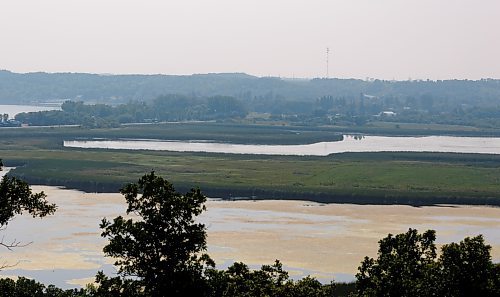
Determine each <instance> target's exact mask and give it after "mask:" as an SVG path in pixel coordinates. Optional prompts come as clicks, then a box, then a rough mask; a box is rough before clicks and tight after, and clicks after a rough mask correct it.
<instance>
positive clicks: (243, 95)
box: [0, 71, 500, 128]
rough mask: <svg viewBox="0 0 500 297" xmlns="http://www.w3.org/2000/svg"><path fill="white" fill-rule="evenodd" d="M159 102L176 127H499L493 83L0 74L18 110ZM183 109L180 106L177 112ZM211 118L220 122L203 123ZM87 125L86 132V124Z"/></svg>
mask: <svg viewBox="0 0 500 297" xmlns="http://www.w3.org/2000/svg"><path fill="white" fill-rule="evenodd" d="M163 94H179V95H175V96H169V97H177V99H173V98H171V100H173V101H175V100H180V99H182V101H183V103H181V102H174V103H176V104H177V107H178V108H180V113H177V111H178V110H170V115H169V116H165V115H164V118H168V119H175V118H176V117H177V114H178V117H180V118H183V119H184V118H193V119H205V118H215V117H225V118H227V117H230V116H231V113H236V114H240V113H241V108H243V109H244V110H246V111H248V112H256V113H267V114H270V115H271V119H272V120H287V121H291V122H299V123H302V124H308V125H318V124H334V125H364V124H366V123H369V122H370V121H379V120H383V121H394V122H413V123H437V124H454V125H471V126H478V127H487V128H488V127H496V128H498V127H500V120H499V118H500V80H495V79H482V80H476V81H472V80H439V81H431V80H425V81H424V80H417V81H384V80H359V79H311V80H287V79H280V78H273V77H260V78H259V77H254V76H250V75H246V74H238V73H236V74H204V75H191V76H167V75H96V74H81V73H55V74H48V73H28V74H16V73H11V72H8V71H0V102H1V103H13V104H14V103H16V104H19V103H20V102H25V103H33V102H44V101H48V100H54V99H58V100H73V101H83V102H86V103H93V104H95V103H100V104H110V105H113V106H115V105H118V104H125V103H127V102H141V103H135V104H136V106H135V108H137V109H138V110H139V111H138V112H137V113H133V112H127V113H124V114H123V115H121V121H120V119H118V118H115V119H114V122H112V123H120V122H129V121H132V119H135V121H138V120H141V118H142V119H144V118H155V117H157V116H155V115H152V114H148V115H147V116H146V115H141V111H140V110H141V105H142V104H147V105H148V106H149V105H150V102H151V101H153V100H155V99H157V98H158V97H160V96H162V95H163ZM214 96H217V97H225V98H229V97H231V98H233V99H234V100H233V101H232V103H235V104H237V105H238V106H237V107H234V106H233V107H232V106H231V105H230V104H229V105H225V107H224V108H230V109H231V111H230V112H228V110H224V109H212V110H210V107H209V106H208V105H209V103H208V102H207V98H211V97H214ZM142 102H145V103H142ZM166 102H167V103H169V102H168V101H166ZM170 103H171V102H170ZM125 105H131V104H125ZM183 105H185V106H184V107H182V106H183ZM186 106H189V108H186ZM163 108H165V106H163ZM167 108H168V109H170V108H172V106H167ZM233 108H235V109H234V110H233ZM210 112H213V113H218V114H219V115H218V116H215V115H212V116H209V115H208V114H209V113H210ZM243 113H244V112H243ZM64 116H65V115H63V114H60V113H56V112H52V113H49V114H45V119H44V120H46V121H47V122H49V121H50V119H49V118H54V117H64ZM233 116H234V115H233ZM39 121H42V120H41V119H39ZM64 121H65V122H66V123H70V122H72V121H71V119H70V118H64ZM86 121H87V123H88V124H90V122H92V119H86ZM52 122H53V121H52ZM97 124H98V125H104V124H107V125H109V124H110V123H106V122H103V123H97Z"/></svg>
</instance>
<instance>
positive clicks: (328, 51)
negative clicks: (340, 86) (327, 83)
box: [326, 47, 330, 78]
mask: <svg viewBox="0 0 500 297" xmlns="http://www.w3.org/2000/svg"><path fill="white" fill-rule="evenodd" d="M329 58H330V48H329V47H327V48H326V78H330V75H329V73H328V72H329V68H330V65H329Z"/></svg>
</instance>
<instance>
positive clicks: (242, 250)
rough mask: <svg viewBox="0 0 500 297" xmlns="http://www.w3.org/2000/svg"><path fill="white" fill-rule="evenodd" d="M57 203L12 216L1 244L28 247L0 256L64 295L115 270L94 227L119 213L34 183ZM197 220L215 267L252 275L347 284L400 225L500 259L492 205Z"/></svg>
mask: <svg viewBox="0 0 500 297" xmlns="http://www.w3.org/2000/svg"><path fill="white" fill-rule="evenodd" d="M33 189H34V191H36V192H39V191H44V192H45V193H46V194H47V195H48V199H49V200H50V201H52V202H54V203H56V204H57V205H58V210H57V212H56V214H55V215H53V216H49V217H46V218H43V219H33V218H32V217H30V216H18V217H16V218H15V219H14V220H12V221H11V222H10V223H9V225H8V226H7V229H5V230H2V231H0V232H1V233H2V234H1V236H2V237H3V238H4V240H12V239H16V240H19V241H21V242H25V243H26V242H33V243H32V244H30V245H28V246H26V247H24V248H19V249H15V250H14V251H7V250H5V249H0V258H1V259H2V260H7V261H8V262H9V263H17V262H19V264H18V265H17V266H15V267H13V268H9V269H5V270H3V271H1V272H0V275H2V276H16V275H24V276H27V277H33V278H36V279H37V280H40V281H42V282H45V283H47V284H48V283H54V284H56V285H58V286H61V287H65V288H71V287H75V286H81V285H84V284H86V283H89V282H91V281H92V280H93V276H94V275H95V273H96V271H98V270H104V271H105V272H106V273H108V274H113V273H115V272H116V270H115V268H114V267H113V265H112V261H111V260H110V259H108V258H105V257H104V255H103V253H102V247H103V246H104V245H105V244H106V240H104V239H102V238H101V237H100V229H99V222H100V221H101V219H102V218H103V217H107V218H114V217H116V216H118V215H124V212H125V209H126V205H125V200H124V199H123V197H122V196H121V195H119V194H95V193H82V192H79V191H74V190H66V189H60V188H56V187H48V186H34V187H33ZM206 205H207V209H208V210H207V211H206V212H205V213H203V214H202V215H201V217H200V221H201V222H203V223H204V224H205V225H206V226H207V233H208V252H209V254H210V255H211V256H212V257H213V258H214V260H215V261H216V263H217V266H218V267H219V268H225V267H227V266H228V265H230V264H232V263H233V262H234V261H243V262H245V263H247V264H249V265H250V267H252V268H259V266H260V265H261V264H272V263H273V262H274V260H275V259H280V260H281V261H282V262H283V263H284V266H285V268H286V269H287V270H288V271H289V272H290V274H291V276H292V277H296V278H298V277H304V276H306V275H313V276H315V277H318V278H319V279H320V280H322V281H325V282H328V281H329V280H331V279H333V278H335V279H336V280H338V281H349V280H352V279H353V277H354V274H355V273H356V270H357V267H358V266H359V263H360V262H361V260H362V259H363V257H364V256H366V255H368V256H375V255H376V252H377V247H378V245H377V242H378V240H380V239H381V238H382V237H384V236H386V235H387V234H388V233H393V234H395V233H401V232H405V231H407V230H408V228H410V227H412V228H417V229H418V230H420V231H424V230H427V229H435V230H437V235H438V238H437V243H438V244H443V243H448V242H451V241H459V240H461V239H463V238H464V237H465V236H474V235H477V234H484V236H485V239H486V241H487V243H488V244H490V245H492V246H493V250H492V254H493V259H494V260H495V261H497V262H499V261H500V208H492V207H479V206H474V207H468V206H458V207H420V208H415V207H410V206H398V205H386V206H376V205H352V204H328V205H325V204H319V203H313V202H306V201H286V200H285V201H283V200H282V201H220V200H209V201H208V202H207V204H206ZM2 262H3V261H2Z"/></svg>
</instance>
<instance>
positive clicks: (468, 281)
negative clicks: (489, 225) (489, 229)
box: [439, 235, 500, 297]
mask: <svg viewBox="0 0 500 297" xmlns="http://www.w3.org/2000/svg"><path fill="white" fill-rule="evenodd" d="M441 250H442V253H441V256H440V257H439V264H440V281H439V288H440V292H439V296H457V297H458V296H464V297H465V296H485V297H487V296H499V295H498V294H499V293H500V292H499V290H500V286H499V285H500V283H498V279H499V278H498V277H500V274H498V270H497V272H496V273H497V275H496V279H495V266H494V264H493V262H492V261H491V255H490V250H491V246H489V245H486V244H485V243H484V238H483V236H482V235H479V236H476V237H472V238H470V237H467V238H465V239H464V240H462V241H461V242H460V243H450V244H446V245H444V246H443V247H442V249H441ZM495 282H497V283H496V284H495ZM495 287H496V292H495Z"/></svg>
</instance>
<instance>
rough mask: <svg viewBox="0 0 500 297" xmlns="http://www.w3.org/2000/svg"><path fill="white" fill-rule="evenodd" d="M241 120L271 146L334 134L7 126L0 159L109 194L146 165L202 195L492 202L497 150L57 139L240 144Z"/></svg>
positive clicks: (26, 175)
mask: <svg viewBox="0 0 500 297" xmlns="http://www.w3.org/2000/svg"><path fill="white" fill-rule="evenodd" d="M247 128H248V131H250V132H249V133H248V136H247V137H246V139H247V142H249V143H269V142H266V139H273V142H271V143H275V144H286V143H292V142H294V143H308V142H310V141H326V140H328V139H330V141H331V139H332V138H333V137H334V135H338V134H336V132H332V131H330V132H331V134H329V133H323V132H322V131H320V130H316V129H307V128H304V127H302V128H298V129H297V128H295V127H281V128H280V127H258V126H257V127H256V126H248V127H247V126H243V125H242V126H231V125H218V124H171V125H163V126H162V125H158V126H154V127H140V126H133V127H125V128H118V129H101V130H87V129H80V128H44V129H9V130H8V131H6V132H4V131H0V134H1V135H0V136H1V138H0V146H1V148H0V158H2V159H3V161H4V163H5V165H7V166H16V167H17V169H15V170H14V171H13V172H12V174H14V175H16V176H19V177H21V178H23V179H25V180H27V181H28V182H30V183H32V184H44V185H57V186H66V187H68V188H75V189H80V190H84V191H87V192H117V191H118V189H119V188H120V187H121V186H123V185H124V184H125V183H128V182H134V181H136V180H137V179H138V178H139V177H140V176H142V175H143V174H144V173H145V172H149V171H151V170H154V171H156V172H157V173H158V174H159V175H162V176H166V177H167V178H168V179H169V180H170V181H171V182H172V183H174V185H175V186H176V188H177V189H178V190H180V191H186V190H188V189H189V188H191V187H200V188H201V189H202V190H203V191H204V193H205V194H206V195H208V196H211V197H222V198H226V199H241V198H250V199H300V200H312V201H318V202H341V203H358V204H409V205H432V204H442V203H445V204H486V205H500V197H499V194H498V193H500V156H495V155H479V154H448V153H346V154H338V155H331V156H327V157H300V156H262V155H231V154H210V153H175V152H158V151H157V152H153V151H125V150H113V151H109V150H102V149H91V150H88V149H77V148H64V147H63V146H62V141H63V140H68V139H77V138H92V137H107V138H155V139H175V140H185V139H200V138H199V137H200V136H204V137H205V138H202V139H212V140H218V141H220V140H221V139H222V138H223V137H225V141H228V142H233V140H234V139H239V140H241V141H240V142H243V140H242V139H243V138H244V136H245V132H246V131H247V130H246V129H247ZM12 130H18V132H16V133H14V132H12ZM226 130H227V131H226ZM297 131H299V132H297ZM226 132H227V133H226ZM292 134H295V135H296V136H293V137H292ZM140 135H142V137H141V136H140ZM196 136H198V138H197V137H196ZM182 137H184V138H182ZM188 137H189V138H188ZM252 138H253V139H252ZM235 142H238V141H235Z"/></svg>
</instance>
